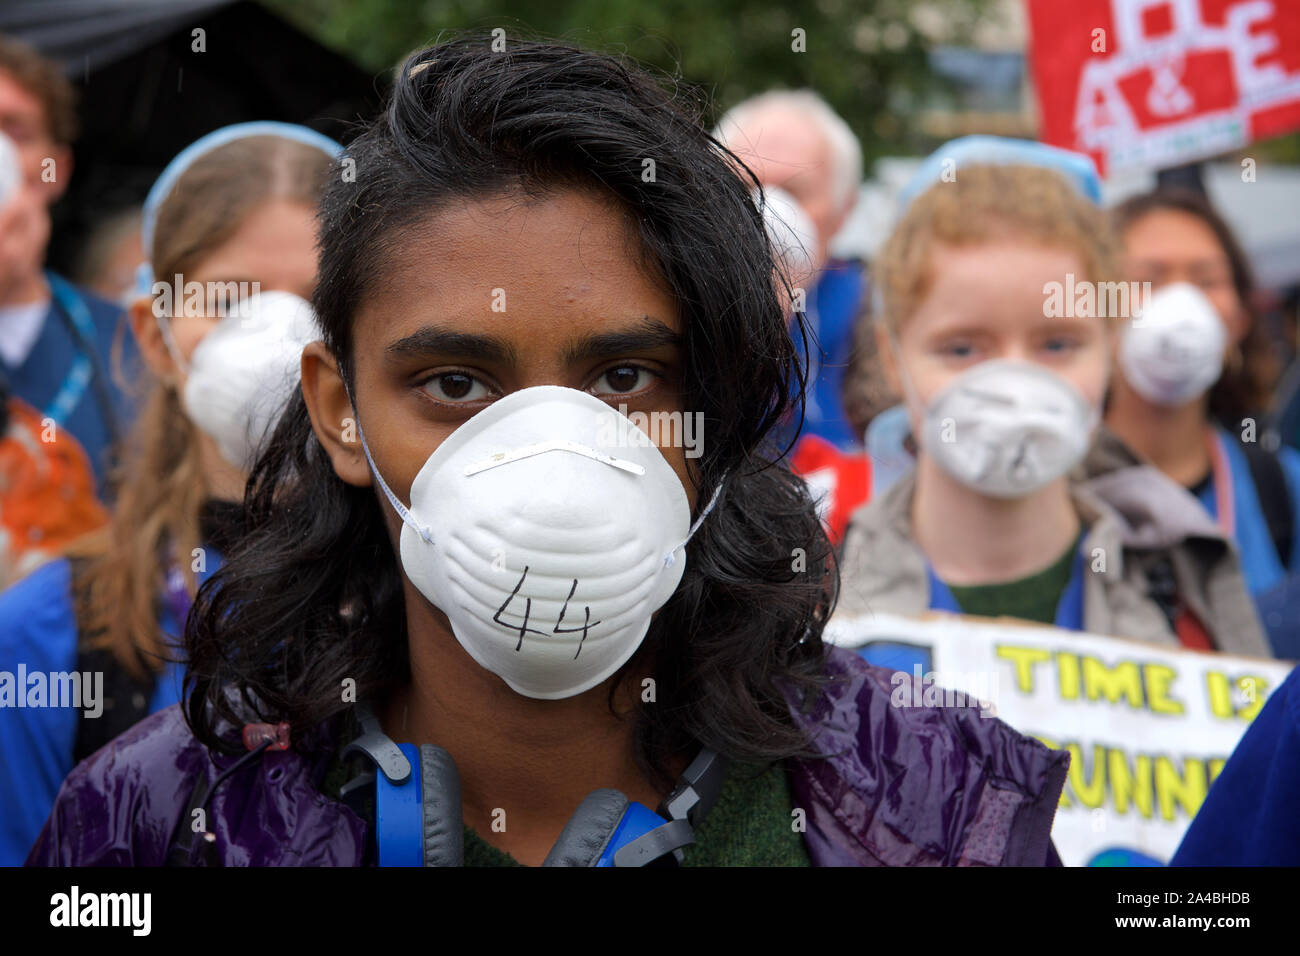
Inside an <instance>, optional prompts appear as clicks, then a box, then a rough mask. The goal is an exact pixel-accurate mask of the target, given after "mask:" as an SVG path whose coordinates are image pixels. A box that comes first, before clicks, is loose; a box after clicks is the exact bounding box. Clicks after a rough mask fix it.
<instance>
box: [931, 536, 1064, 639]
mask: <svg viewBox="0 0 1300 956" xmlns="http://www.w3.org/2000/svg"><path fill="white" fill-rule="evenodd" d="M1082 540H1083V536H1082V535H1080V537H1079V541H1076V542H1075V546H1074V563H1073V564H1072V565H1071V567H1070V581H1069V583H1068V584H1066V586H1065V590H1064V591H1063V592H1062V593H1061V599H1060V600H1059V601H1057V603H1056V619H1055V620H1054V621H1053V622H1052V623H1053V624H1054V625H1055V626H1056V627H1059V628H1062V629H1063V630H1067V631H1082V630H1083V550H1082V548H1081V546H1080V545H1081V543H1082ZM925 573H926V575H927V576H928V577H929V579H930V610H932V611H949V612H951V613H953V614H965V613H966V612H965V611H963V610H962V608H961V605H960V604H958V603H957V599H956V598H955V597H953V595H952V591H951V590H949V588H948V585H946V584H944V583H943V582H942V581H941V580H939V576H938V575H936V574H935V573H934V568H932V567H931V566H930V562H929V561H927V562H925Z"/></svg>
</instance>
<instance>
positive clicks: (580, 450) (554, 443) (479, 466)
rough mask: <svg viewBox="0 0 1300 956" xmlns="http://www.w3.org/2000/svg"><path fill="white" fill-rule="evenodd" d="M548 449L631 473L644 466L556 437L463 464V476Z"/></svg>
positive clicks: (642, 469) (640, 471)
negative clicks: (571, 453)
mask: <svg viewBox="0 0 1300 956" xmlns="http://www.w3.org/2000/svg"><path fill="white" fill-rule="evenodd" d="M548 451H569V452H573V453H574V454H577V455H582V456H583V457H584V458H590V459H591V460H592V461H598V462H601V463H602V464H605V465H612V466H613V467H615V468H618V469H621V470H622V471H626V472H630V473H631V474H633V475H644V474H645V468H643V467H642V466H640V465H638V464H637V463H636V462H633V461H627V460H626V459H623V458H615V457H613V456H612V455H606V454H604V453H603V452H599V451H596V449H594V448H592V447H591V446H590V445H584V444H582V443H580V442H576V441H573V440H571V439H568V438H556V439H552V440H551V441H543V442H538V443H537V444H535V445H524V446H523V447H522V448H516V449H515V450H514V451H499V452H497V453H496V454H494V455H491V456H489V457H488V458H485V459H483V460H482V461H476V462H474V463H473V464H472V465H466V466H465V477H466V478H468V477H470V476H471V475H477V474H478V473H479V472H483V471H487V470H488V469H489V468H496V467H497V466H498V465H507V464H509V463H510V462H512V461H519V460H520V459H522V458H531V457H533V456H534V455H544V454H546V453H547V452H548Z"/></svg>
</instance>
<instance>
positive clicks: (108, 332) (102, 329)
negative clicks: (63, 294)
mask: <svg viewBox="0 0 1300 956" xmlns="http://www.w3.org/2000/svg"><path fill="white" fill-rule="evenodd" d="M69 288H72V287H71V286H69ZM75 292H76V293H77V295H78V297H79V298H80V300H81V302H82V304H84V305H85V307H86V311H87V313H88V314H89V316H90V320H91V323H92V324H93V325H94V329H95V338H94V340H93V341H94V346H95V352H96V354H97V355H98V357H99V367H100V368H101V369H103V371H104V373H105V376H106V380H105V384H106V386H107V389H108V394H109V396H110V398H111V404H112V406H113V408H114V410H115V412H116V415H117V422H118V428H119V430H121V431H122V432H123V433H124V432H125V431H126V429H127V428H128V427H129V426H130V424H131V420H132V418H133V417H134V405H135V402H134V401H133V399H132V398H131V396H129V395H128V394H127V393H126V392H125V391H123V390H122V389H121V388H119V387H118V386H117V384H116V383H115V382H114V380H113V359H112V351H113V339H114V337H115V336H116V335H118V333H119V329H120V330H121V336H122V346H121V348H122V370H123V373H124V375H125V377H126V381H128V382H130V381H134V380H135V379H136V378H137V375H136V372H137V371H138V369H139V367H140V359H139V352H138V350H137V347H136V344H135V337H134V336H132V335H131V333H130V330H129V329H127V328H126V314H125V313H124V312H123V311H122V309H121V308H120V307H119V306H116V305H114V304H113V303H111V302H106V301H105V300H103V299H101V298H99V297H98V296H95V295H92V294H91V293H89V292H86V291H85V290H84V289H75ZM81 351H82V350H81V346H80V344H79V340H78V339H77V337H76V336H75V335H74V333H73V331H72V327H71V324H70V322H69V317H68V315H67V314H66V312H65V310H63V309H62V308H61V307H60V306H59V305H58V303H57V300H52V301H51V303H50V308H49V310H48V311H47V312H46V313H45V319H44V321H43V323H42V325H41V332H40V335H39V336H37V338H36V343H35V344H34V345H33V346H32V350H31V352H30V353H29V354H28V356H27V358H26V360H25V361H24V362H23V364H22V365H19V366H18V367H17V368H10V369H7V370H6V371H7V374H8V377H9V387H10V389H11V390H12V392H13V394H14V395H16V396H17V397H18V398H21V399H22V400H23V401H25V402H27V403H28V404H29V405H31V406H33V407H34V408H35V409H36V410H37V411H39V412H41V413H42V414H44V413H45V412H46V410H47V409H48V407H49V406H50V403H51V402H53V401H54V398H55V396H56V395H58V393H59V390H60V388H61V387H62V386H63V384H64V382H65V381H66V380H67V379H68V376H69V373H70V372H71V371H72V367H73V363H74V361H75V360H76V358H77V356H78V355H80V354H81ZM62 427H63V428H66V429H67V430H68V432H69V433H70V434H72V436H73V437H75V438H76V439H77V441H78V442H80V443H81V447H82V448H84V449H85V450H86V454H87V456H89V458H90V464H91V467H92V468H93V469H94V472H95V486H96V488H97V490H98V492H99V496H100V498H103V497H104V482H105V478H106V473H107V469H108V465H109V444H110V442H109V439H110V430H109V424H108V415H107V412H106V411H105V409H104V408H103V406H102V404H101V403H100V401H99V395H98V391H97V389H96V387H95V384H94V383H93V382H91V383H88V384H87V385H86V387H85V389H84V390H83V391H82V393H81V397H80V400H79V401H78V402H77V403H76V405H74V406H73V408H72V412H71V414H70V415H69V416H68V418H67V419H66V420H65V421H64V422H63V423H62Z"/></svg>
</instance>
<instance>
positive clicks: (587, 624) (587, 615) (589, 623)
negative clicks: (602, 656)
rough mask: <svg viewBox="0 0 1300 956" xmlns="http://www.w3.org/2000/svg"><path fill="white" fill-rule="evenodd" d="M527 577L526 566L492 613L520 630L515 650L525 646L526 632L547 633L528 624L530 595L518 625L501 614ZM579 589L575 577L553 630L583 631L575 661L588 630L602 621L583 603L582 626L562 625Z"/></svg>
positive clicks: (502, 623)
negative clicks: (592, 615)
mask: <svg viewBox="0 0 1300 956" xmlns="http://www.w3.org/2000/svg"><path fill="white" fill-rule="evenodd" d="M527 578H528V568H527V567H525V568H524V573H523V574H521V575H520V576H519V582H518V583H517V584H516V585H515V589H514V590H513V591H511V592H510V596H509V597H508V598H506V599H505V602H504V603H503V604H502V605H501V606H500V607H499V608H497V612H496V613H495V614H493V615H492V620H493V621H495V622H496V623H497V624H500V625H501V626H502V627H504V628H505V629H506V630H508V631H514V632H518V634H519V643H518V644H516V645H515V650H519V649H520V648H522V647H523V644H524V635H525V634H527V633H533V634H540V635H542V636H543V637H545V636H546V633H547V632H546V631H539V630H537V629H536V628H534V627H529V626H528V618H529V617H530V616H531V614H532V611H533V599H532V598H530V597H528V596H525V597H524V619H523V621H522V622H521V623H520V624H519V625H518V626H515V625H514V624H511V623H509V622H508V621H503V620H501V615H502V614H503V613H504V612H505V609H506V608H508V607H509V606H510V603H511V602H512V601H514V600H515V598H516V597H517V596H518V594H519V589H520V588H522V587H523V586H524V581H525V580H527ZM577 590H578V579H577V578H574V579H573V586H572V587H571V588H569V596H568V597H566V598H565V599H564V606H563V607H561V608H560V615H559V617H558V618H556V620H555V627H554V629H552V631H551V633H552V634H576V633H578V632H579V631H581V632H582V638H581V639H580V640H579V641H578V649H577V651H575V652H574V654H573V659H574V660H575V661H576V660H577V659H578V655H579V654H581V653H582V644H583V641H585V640H586V639H587V632H588V631H589V630H590V629H591V628H593V627H595V626H596V625H597V624H599V623H600V621H593V620H592V619H591V608H590V606H588V605H583V608H582V613H583V620H582V626H581V627H560V625H561V624H563V623H564V615H565V613H566V612H567V611H568V610H569V601H571V600H572V599H573V595H574V593H575V592H576V591H577Z"/></svg>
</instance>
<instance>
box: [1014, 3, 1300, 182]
mask: <svg viewBox="0 0 1300 956" xmlns="http://www.w3.org/2000/svg"><path fill="white" fill-rule="evenodd" d="M1028 11H1029V22H1030V33H1031V41H1030V45H1031V61H1032V62H1031V66H1032V70H1033V76H1034V84H1035V86H1036V89H1037V94H1038V102H1039V110H1040V115H1041V118H1042V127H1041V133H1040V138H1041V139H1042V140H1043V141H1044V142H1047V143H1051V144H1052V145H1055V146H1061V147H1064V148H1066V149H1073V150H1077V151H1079V152H1084V153H1088V154H1090V155H1091V156H1092V157H1093V159H1094V160H1096V162H1097V165H1098V168H1099V169H1100V170H1101V171H1102V172H1103V174H1105V173H1107V171H1108V170H1110V171H1116V170H1121V169H1125V168H1144V169H1160V168H1165V167H1169V166H1177V165H1180V164H1182V163H1186V162H1190V161H1193V160H1198V159H1204V158H1206V157H1209V156H1213V155H1216V154H1218V153H1224V152H1228V151H1231V150H1234V149H1239V148H1241V147H1243V146H1246V145H1247V144H1249V143H1252V142H1254V141H1256V140H1260V139H1267V138H1268V137H1271V136H1279V135H1281V134H1283V133H1287V132H1290V131H1292V130H1296V129H1300V3H1296V2H1294V0H1071V2H1069V3H1062V2H1060V0H1028Z"/></svg>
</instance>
